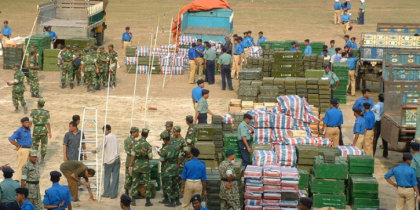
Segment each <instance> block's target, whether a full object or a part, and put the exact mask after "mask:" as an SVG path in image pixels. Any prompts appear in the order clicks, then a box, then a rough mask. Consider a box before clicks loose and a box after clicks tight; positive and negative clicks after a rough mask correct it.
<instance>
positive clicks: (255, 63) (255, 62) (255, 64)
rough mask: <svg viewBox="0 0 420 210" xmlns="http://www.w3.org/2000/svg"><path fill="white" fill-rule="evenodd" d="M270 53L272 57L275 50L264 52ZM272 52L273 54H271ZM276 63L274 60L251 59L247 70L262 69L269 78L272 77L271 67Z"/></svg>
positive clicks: (248, 61)
mask: <svg viewBox="0 0 420 210" xmlns="http://www.w3.org/2000/svg"><path fill="white" fill-rule="evenodd" d="M268 51H270V53H271V55H272V54H273V53H274V50H265V51H263V52H266V53H267V52H268ZM271 51H272V52H271ZM273 62H274V58H271V59H269V58H251V57H249V58H248V60H247V64H246V68H247V69H256V68H260V69H262V71H263V74H264V76H265V77H269V76H270V75H271V66H272V63H273Z"/></svg>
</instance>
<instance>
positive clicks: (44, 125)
mask: <svg viewBox="0 0 420 210" xmlns="http://www.w3.org/2000/svg"><path fill="white" fill-rule="evenodd" d="M44 104H45V101H44V100H42V99H41V100H39V101H38V105H37V106H38V109H32V112H31V115H30V117H29V127H32V124H33V125H34V132H33V134H32V140H33V142H32V149H33V150H36V151H38V147H39V144H41V163H43V162H44V158H45V155H46V154H47V146H48V137H49V138H50V139H51V138H52V135H51V125H50V112H49V111H48V110H45V109H43V108H44ZM47 135H48V137H47Z"/></svg>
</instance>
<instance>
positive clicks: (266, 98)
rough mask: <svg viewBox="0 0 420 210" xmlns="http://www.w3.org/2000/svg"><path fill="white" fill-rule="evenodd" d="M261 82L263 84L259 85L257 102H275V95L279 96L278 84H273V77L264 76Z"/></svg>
mask: <svg viewBox="0 0 420 210" xmlns="http://www.w3.org/2000/svg"><path fill="white" fill-rule="evenodd" d="M262 84H263V86H260V87H259V95H258V102H260V103H264V102H273V103H276V102H277V100H276V97H278V96H279V88H278V86H274V77H264V78H263V80H262Z"/></svg>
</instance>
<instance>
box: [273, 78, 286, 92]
mask: <svg viewBox="0 0 420 210" xmlns="http://www.w3.org/2000/svg"><path fill="white" fill-rule="evenodd" d="M285 80H286V79H285V78H274V80H273V85H274V86H277V87H278V88H279V95H280V96H282V95H285V94H286V88H285V86H284V82H285Z"/></svg>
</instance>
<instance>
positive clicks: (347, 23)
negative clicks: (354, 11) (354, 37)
mask: <svg viewBox="0 0 420 210" xmlns="http://www.w3.org/2000/svg"><path fill="white" fill-rule="evenodd" d="M341 24H343V32H344V35H346V34H347V32H348V31H349V27H350V15H349V14H348V11H347V9H344V14H343V15H341Z"/></svg>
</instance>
